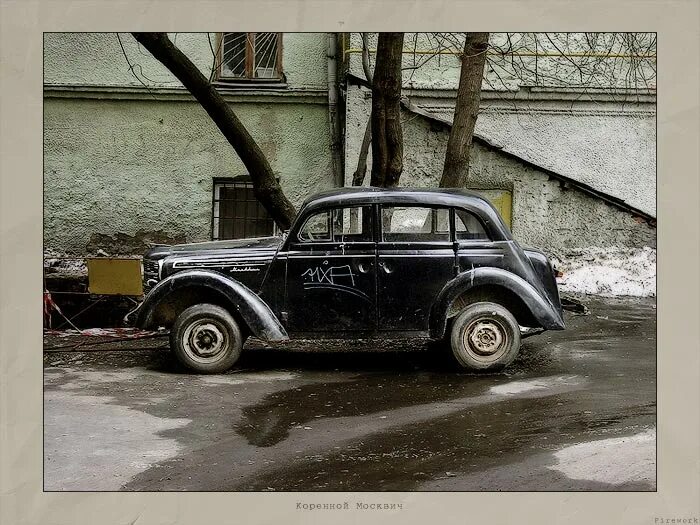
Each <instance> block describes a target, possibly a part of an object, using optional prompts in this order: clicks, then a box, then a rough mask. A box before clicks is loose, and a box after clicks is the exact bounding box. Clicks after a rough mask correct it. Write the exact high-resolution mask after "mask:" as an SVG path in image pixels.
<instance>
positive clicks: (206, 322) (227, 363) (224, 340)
mask: <svg viewBox="0 0 700 525" xmlns="http://www.w3.org/2000/svg"><path fill="white" fill-rule="evenodd" d="M243 342H244V338H243V335H242V333H241V329H240V327H239V326H238V323H236V320H235V319H234V318H233V316H232V315H231V314H230V313H229V312H228V311H227V310H225V309H224V308H221V307H220V306H215V305H213V304H198V305H195V306H190V307H189V308H187V309H186V310H184V311H183V312H182V313H181V314H180V315H179V316H178V318H177V319H176V320H175V324H173V326H172V328H171V330H170V348H171V349H172V351H173V352H174V353H175V356H176V357H177V359H178V361H179V362H180V363H181V364H182V365H184V366H185V367H186V368H188V369H189V370H192V371H194V372H197V373H199V374H218V373H221V372H225V371H226V370H228V369H229V368H231V367H232V366H233V364H234V363H235V362H236V361H238V358H239V357H240V355H241V350H242V349H243Z"/></svg>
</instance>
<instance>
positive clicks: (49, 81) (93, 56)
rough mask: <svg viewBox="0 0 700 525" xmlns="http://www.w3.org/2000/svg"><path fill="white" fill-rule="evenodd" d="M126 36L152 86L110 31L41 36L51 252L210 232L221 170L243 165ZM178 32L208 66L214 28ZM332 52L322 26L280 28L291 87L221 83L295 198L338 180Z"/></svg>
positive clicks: (134, 247)
mask: <svg viewBox="0 0 700 525" xmlns="http://www.w3.org/2000/svg"><path fill="white" fill-rule="evenodd" d="M120 36H121V41H122V44H123V45H124V48H125V51H126V53H127V55H128V57H129V60H130V61H131V63H132V64H138V65H139V68H141V69H137V72H138V73H140V74H143V76H144V77H146V78H147V79H150V80H148V82H149V87H150V88H151V89H152V90H151V92H149V91H147V90H146V89H145V88H144V87H143V86H142V85H141V83H140V82H139V81H138V80H137V79H136V78H135V77H134V76H133V75H132V74H131V73H130V72H129V70H128V65H127V63H126V60H125V58H124V56H123V53H122V51H121V48H120V46H119V40H118V39H117V37H116V35H115V34H114V33H78V34H69V33H50V34H46V35H45V41H44V54H45V55H44V56H45V60H44V63H45V76H44V92H45V97H44V131H45V139H44V244H45V248H46V249H47V250H49V251H51V252H54V253H67V254H76V255H82V254H89V253H95V252H96V251H97V250H98V249H103V250H105V251H107V252H109V253H111V254H115V253H118V254H127V253H142V252H143V251H144V247H145V246H146V243H147V242H149V241H151V242H184V241H188V242H190V241H191V242H196V241H205V240H209V239H211V235H212V232H211V228H212V193H213V181H214V178H222V177H235V176H238V175H246V174H247V170H246V169H245V167H244V166H243V164H242V163H241V161H240V159H239V158H238V156H237V155H236V154H235V152H234V151H233V149H232V147H231V146H230V145H229V144H228V143H227V142H226V140H225V139H224V138H223V136H222V135H221V133H220V131H219V130H218V128H216V126H215V125H214V124H213V123H212V122H211V119H210V118H209V117H208V115H207V114H206V113H205V111H204V110H203V109H202V108H201V106H199V104H197V103H196V102H194V101H193V100H192V98H191V97H190V96H189V94H187V93H186V92H185V91H184V89H182V88H181V86H180V84H179V82H177V81H176V80H175V79H174V78H173V77H172V76H171V75H170V73H169V72H168V71H167V70H165V69H164V68H163V67H162V66H161V65H160V64H159V63H158V62H157V61H155V59H153V58H152V57H151V55H150V54H149V53H148V52H147V51H146V50H144V49H142V48H141V49H140V48H139V46H138V45H137V43H136V41H135V40H134V39H133V38H132V37H131V36H130V35H129V34H127V33H122V34H120ZM170 38H171V39H172V40H174V41H175V42H176V44H177V45H178V47H180V48H181V49H182V50H183V52H185V53H186V54H187V55H188V56H189V57H190V58H191V59H192V60H193V61H194V62H195V64H196V65H197V66H198V67H199V68H200V69H201V70H202V71H203V73H204V74H205V75H207V76H208V74H209V69H208V68H210V67H211V58H212V55H211V50H210V48H209V43H208V40H207V35H206V33H179V34H177V37H176V36H175V35H173V34H171V35H170ZM211 38H212V42H215V36H214V35H213V34H212V35H211ZM326 55H327V37H326V35H325V34H323V33H305V34H293V33H292V34H284V35H283V70H284V74H285V80H286V85H285V86H284V87H282V88H280V89H272V90H268V91H264V90H260V89H258V90H255V89H252V88H251V89H248V90H236V91H234V90H223V91H222V93H224V96H225V98H226V99H227V101H229V103H230V104H231V105H232V106H233V108H234V110H235V112H236V114H237V115H238V117H239V118H240V119H241V121H242V122H243V123H244V125H245V126H246V128H247V129H248V130H249V131H250V133H251V134H252V135H253V137H254V138H255V140H256V141H257V142H258V144H259V145H260V147H261V148H262V150H263V152H264V153H265V154H266V156H267V158H268V160H269V161H270V164H271V166H272V169H273V171H274V172H275V173H276V174H277V176H278V177H279V180H280V184H281V185H282V188H283V190H284V191H285V193H286V194H287V196H288V197H289V198H290V200H291V201H292V202H293V203H295V204H299V203H300V202H301V201H302V200H303V199H304V198H305V197H306V196H308V195H309V194H311V193H313V192H315V191H320V190H323V189H327V188H330V187H332V186H333V185H334V179H333V173H332V161H331V147H330V136H329V131H328V130H329V124H328V122H329V116H328V92H327V89H328V87H327V58H326ZM178 88H180V89H178Z"/></svg>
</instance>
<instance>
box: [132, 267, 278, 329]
mask: <svg viewBox="0 0 700 525" xmlns="http://www.w3.org/2000/svg"><path fill="white" fill-rule="evenodd" d="M188 287H191V288H197V289H199V290H202V289H204V290H206V291H207V292H210V293H211V294H212V296H213V297H217V298H219V299H223V300H224V301H225V302H226V303H227V304H228V306H230V307H231V308H232V309H233V310H234V311H236V312H237V313H238V314H239V315H240V317H241V318H243V320H244V321H245V322H246V324H247V325H248V328H250V330H251V332H252V333H253V335H255V337H258V338H259V339H262V340H265V341H284V340H287V339H289V336H288V335H287V332H286V330H285V329H284V327H283V326H282V325H281V323H280V322H279V320H278V319H277V317H276V316H275V314H274V313H273V312H272V310H271V309H270V307H269V306H268V305H267V304H266V303H265V301H263V300H262V299H261V298H260V297H258V295H257V294H255V293H254V292H253V291H252V290H250V289H249V288H248V287H246V286H245V285H243V284H242V283H240V282H238V281H236V280H235V279H231V278H229V277H227V276H225V275H222V274H220V273H218V272H214V271H210V270H185V271H182V272H178V273H175V274H173V275H171V276H170V277H167V278H166V279H163V280H162V281H161V282H159V283H158V284H157V285H156V286H154V287H153V289H152V290H151V291H150V292H149V294H148V295H147V296H146V298H145V300H144V302H143V303H142V304H141V306H140V307H139V310H138V312H137V317H136V326H137V327H139V328H144V329H145V328H151V327H152V326H153V323H154V320H155V314H156V312H157V311H158V308H159V307H160V306H161V305H163V304H164V302H165V301H167V299H168V297H169V296H170V295H171V294H172V293H173V292H175V291H178V290H182V289H185V288H188Z"/></svg>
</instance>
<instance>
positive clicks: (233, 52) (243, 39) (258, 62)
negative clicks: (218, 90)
mask: <svg viewBox="0 0 700 525" xmlns="http://www.w3.org/2000/svg"><path fill="white" fill-rule="evenodd" d="M217 40H218V42H217V44H218V45H217V53H218V60H217V64H219V67H218V79H219V80H221V81H232V82H236V81H242V82H252V83H257V82H280V81H281V80H282V33H219V36H218V39H217Z"/></svg>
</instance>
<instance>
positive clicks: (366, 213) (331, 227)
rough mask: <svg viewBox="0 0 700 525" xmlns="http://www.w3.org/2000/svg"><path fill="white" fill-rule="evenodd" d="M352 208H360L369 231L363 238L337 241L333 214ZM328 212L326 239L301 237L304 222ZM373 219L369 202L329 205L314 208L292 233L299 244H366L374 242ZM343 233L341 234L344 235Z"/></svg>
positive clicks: (304, 225)
mask: <svg viewBox="0 0 700 525" xmlns="http://www.w3.org/2000/svg"><path fill="white" fill-rule="evenodd" d="M354 208H362V209H363V212H362V219H363V221H364V220H365V218H366V219H367V220H368V224H369V229H370V231H369V232H367V233H366V234H365V237H366V238H364V239H362V240H348V241H345V240H343V241H337V240H336V239H335V237H336V233H335V221H334V220H333V219H334V214H335V212H336V211H338V210H352V209H354ZM324 213H325V214H328V234H329V237H328V238H326V239H306V238H304V237H302V233H303V231H304V228H306V224H307V223H308V222H309V221H310V220H311V219H313V218H314V217H316V216H317V215H321V214H324ZM375 229H376V227H375V220H374V209H373V206H372V205H371V204H355V205H348V204H346V205H338V206H330V207H328V208H322V209H320V210H316V211H314V212H312V213H310V214H309V215H308V216H307V217H306V218H305V219H304V222H303V223H301V226H300V227H299V228H298V229H297V231H296V232H295V233H294V239H295V242H297V243H299V244H310V243H320V244H353V245H362V244H367V243H374V242H375V236H374V231H375ZM344 235H345V234H343V236H344ZM347 235H355V234H347Z"/></svg>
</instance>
